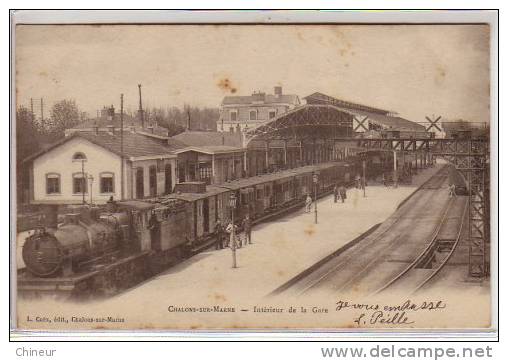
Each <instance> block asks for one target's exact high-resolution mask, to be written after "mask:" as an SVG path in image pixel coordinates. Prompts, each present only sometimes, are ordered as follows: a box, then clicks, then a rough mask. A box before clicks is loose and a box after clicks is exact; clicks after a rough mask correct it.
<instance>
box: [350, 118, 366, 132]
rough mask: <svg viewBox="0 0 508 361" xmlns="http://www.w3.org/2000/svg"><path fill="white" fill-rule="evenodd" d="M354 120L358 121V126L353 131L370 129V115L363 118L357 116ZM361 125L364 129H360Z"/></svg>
mask: <svg viewBox="0 0 508 361" xmlns="http://www.w3.org/2000/svg"><path fill="white" fill-rule="evenodd" d="M353 120H354V121H355V122H356V126H355V127H354V129H353V131H355V132H366V131H368V130H369V122H368V120H369V117H365V118H363V119H362V120H360V119H358V118H357V117H353ZM365 123H367V124H365ZM360 127H361V128H362V129H363V130H362V129H360Z"/></svg>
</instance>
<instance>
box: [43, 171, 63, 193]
mask: <svg viewBox="0 0 508 361" xmlns="http://www.w3.org/2000/svg"><path fill="white" fill-rule="evenodd" d="M46 193H47V194H60V174H57V173H48V174H46Z"/></svg>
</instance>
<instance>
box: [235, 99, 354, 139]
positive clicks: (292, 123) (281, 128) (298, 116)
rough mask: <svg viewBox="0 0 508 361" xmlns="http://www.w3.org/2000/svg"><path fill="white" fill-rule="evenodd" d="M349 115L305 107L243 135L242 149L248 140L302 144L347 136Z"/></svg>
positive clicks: (318, 106)
mask: <svg viewBox="0 0 508 361" xmlns="http://www.w3.org/2000/svg"><path fill="white" fill-rule="evenodd" d="M352 124H353V115H352V114H351V113H350V112H348V111H344V110H342V109H339V108H337V107H335V106H334V105H328V104H306V105H302V106H299V107H296V108H294V109H292V110H290V111H288V112H286V113H282V114H280V115H279V116H277V117H275V118H273V119H271V120H270V121H268V122H265V123H262V124H260V125H259V126H257V127H255V128H252V129H249V130H247V131H246V132H245V134H244V135H245V137H244V147H247V146H248V145H249V143H250V142H251V141H252V140H306V139H316V138H319V139H325V138H330V137H344V136H347V135H348V134H349V135H351V129H352Z"/></svg>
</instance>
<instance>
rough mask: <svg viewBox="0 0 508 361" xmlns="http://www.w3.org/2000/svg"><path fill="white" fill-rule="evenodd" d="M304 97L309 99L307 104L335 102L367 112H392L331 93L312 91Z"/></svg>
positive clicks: (347, 107) (343, 106)
mask: <svg viewBox="0 0 508 361" xmlns="http://www.w3.org/2000/svg"><path fill="white" fill-rule="evenodd" d="M303 99H305V100H306V101H307V104H333V105H335V106H337V107H340V108H345V109H354V110H363V111H367V112H371V113H380V114H388V113H390V111H389V110H385V109H380V108H375V107H371V106H368V105H363V104H359V103H353V102H350V101H347V100H343V99H338V98H335V97H332V96H329V95H326V94H323V93H320V92H315V93H312V94H311V95H307V96H306V97H304V98H303Z"/></svg>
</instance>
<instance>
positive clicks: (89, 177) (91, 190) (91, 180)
mask: <svg viewBox="0 0 508 361" xmlns="http://www.w3.org/2000/svg"><path fill="white" fill-rule="evenodd" d="M88 180H89V181H90V206H91V205H93V198H92V192H93V187H92V186H93V176H92V175H89V176H88Z"/></svg>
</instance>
